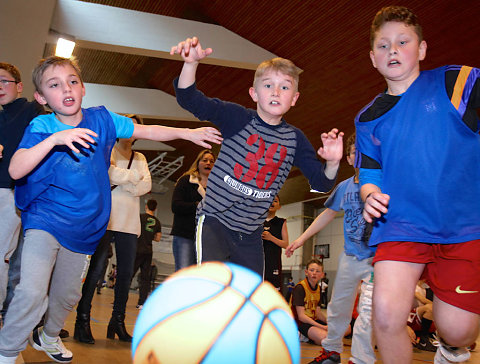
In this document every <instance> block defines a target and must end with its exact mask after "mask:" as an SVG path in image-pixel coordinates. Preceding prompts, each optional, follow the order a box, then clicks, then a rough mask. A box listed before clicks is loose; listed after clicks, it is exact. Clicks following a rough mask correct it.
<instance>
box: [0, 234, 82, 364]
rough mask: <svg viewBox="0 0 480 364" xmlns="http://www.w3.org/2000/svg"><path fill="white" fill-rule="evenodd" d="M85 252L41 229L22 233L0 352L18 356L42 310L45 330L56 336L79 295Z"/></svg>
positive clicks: (0, 340)
mask: <svg viewBox="0 0 480 364" xmlns="http://www.w3.org/2000/svg"><path fill="white" fill-rule="evenodd" d="M88 262H89V261H88V256H87V255H85V254H81V253H75V252H72V251H71V250H68V249H66V248H64V247H63V246H61V245H60V244H59V243H58V241H57V239H55V238H54V237H53V236H52V235H51V234H49V233H47V232H46V231H43V230H35V229H29V230H27V231H26V233H25V243H24V246H23V252H22V263H21V273H20V283H19V284H18V285H17V287H16V288H15V295H14V297H13V300H12V302H11V303H10V307H9V309H8V313H7V315H6V318H5V324H4V326H3V328H2V329H1V330H0V354H1V355H3V356H17V355H18V354H19V353H20V352H21V351H22V350H24V349H25V347H26V346H27V340H28V337H29V335H30V333H31V332H32V330H33V328H34V327H35V326H36V325H37V324H38V322H39V321H40V319H41V318H42V315H43V314H44V313H45V326H44V331H45V333H46V334H47V335H48V336H52V337H55V336H58V334H59V332H60V330H61V329H62V327H63V325H64V323H65V319H66V318H67V316H68V313H69V312H70V311H71V310H72V309H73V307H74V306H75V305H76V304H77V302H78V300H79V299H80V295H81V285H82V279H83V277H84V276H85V274H86V272H87V269H88Z"/></svg>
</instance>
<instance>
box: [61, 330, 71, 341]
mask: <svg viewBox="0 0 480 364" xmlns="http://www.w3.org/2000/svg"><path fill="white" fill-rule="evenodd" d="M58 336H60V339H65V338H67V337H69V336H70V333H69V332H68V331H67V330H65V329H61V330H60V334H58Z"/></svg>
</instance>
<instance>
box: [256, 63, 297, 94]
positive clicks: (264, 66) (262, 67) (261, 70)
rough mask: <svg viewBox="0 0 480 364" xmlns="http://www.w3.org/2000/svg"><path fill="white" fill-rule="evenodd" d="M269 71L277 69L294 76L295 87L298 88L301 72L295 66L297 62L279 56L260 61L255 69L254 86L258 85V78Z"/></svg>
mask: <svg viewBox="0 0 480 364" xmlns="http://www.w3.org/2000/svg"><path fill="white" fill-rule="evenodd" d="M267 71H276V72H280V73H283V74H284V75H288V76H290V77H292V78H293V81H294V83H295V89H298V80H299V75H300V72H299V70H298V68H297V66H295V64H294V63H293V62H292V61H290V60H289V59H285V58H280V57H277V58H272V59H269V60H267V61H263V62H262V63H260V64H259V65H258V67H257V70H256V71H255V77H254V78H253V86H254V87H255V86H256V84H257V82H258V80H259V79H261V78H262V76H263V75H264V74H265V72H267Z"/></svg>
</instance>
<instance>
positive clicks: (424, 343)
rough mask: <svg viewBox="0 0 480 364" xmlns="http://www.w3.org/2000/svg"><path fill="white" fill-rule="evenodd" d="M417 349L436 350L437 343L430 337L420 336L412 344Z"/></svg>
mask: <svg viewBox="0 0 480 364" xmlns="http://www.w3.org/2000/svg"><path fill="white" fill-rule="evenodd" d="M414 346H415V347H416V348H417V349H420V350H424V351H431V352H435V351H437V345H436V343H435V341H434V340H432V339H430V338H429V337H428V336H420V340H418V343H416V344H415V345H414Z"/></svg>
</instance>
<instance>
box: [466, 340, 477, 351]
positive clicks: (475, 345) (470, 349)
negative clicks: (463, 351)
mask: <svg viewBox="0 0 480 364" xmlns="http://www.w3.org/2000/svg"><path fill="white" fill-rule="evenodd" d="M476 347H477V343H476V342H474V343H473V344H472V345H470V346H469V347H467V350H468V351H475V348H476Z"/></svg>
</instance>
